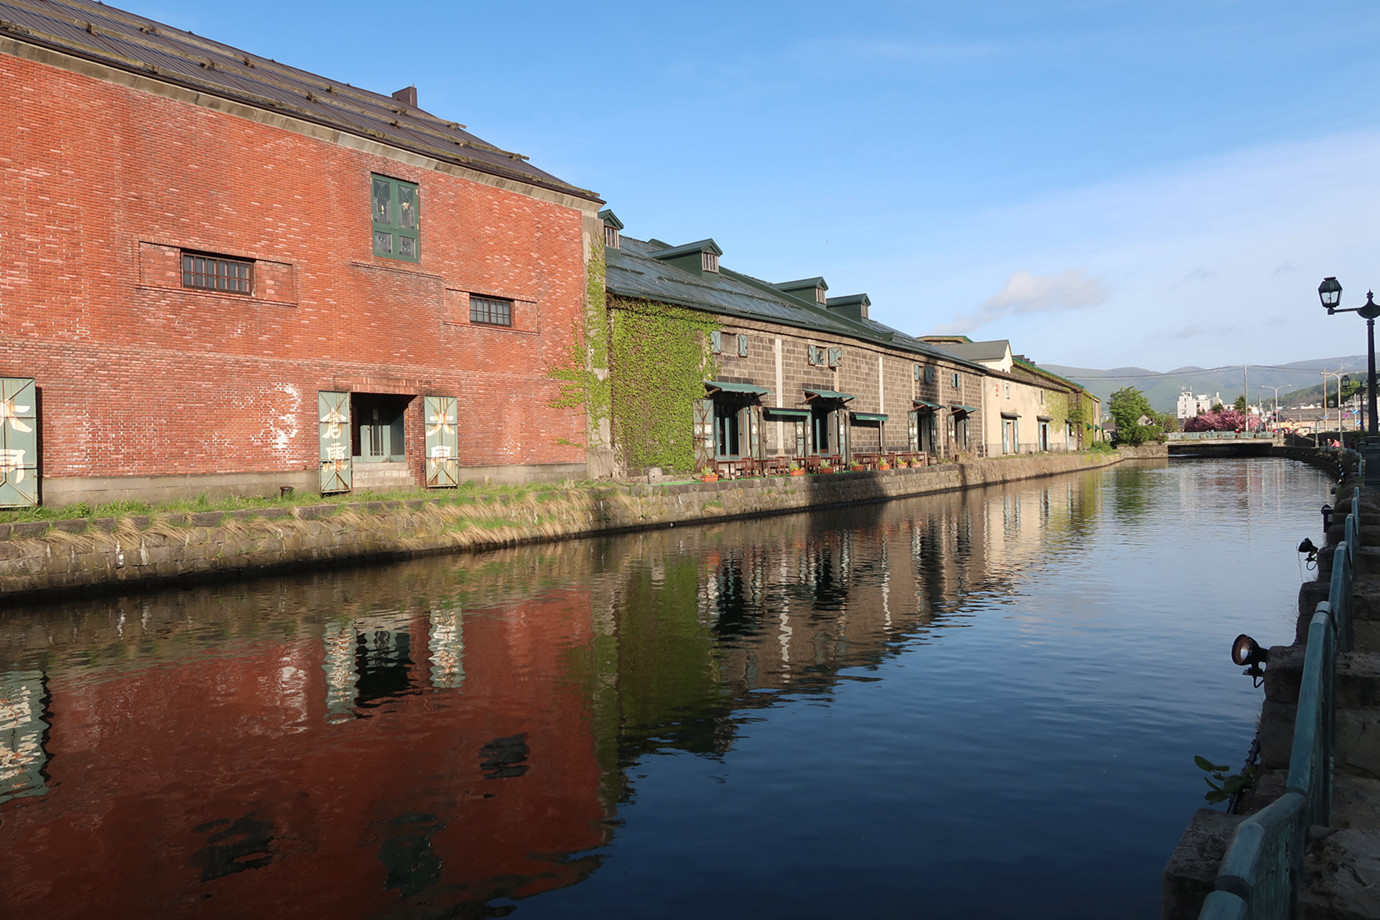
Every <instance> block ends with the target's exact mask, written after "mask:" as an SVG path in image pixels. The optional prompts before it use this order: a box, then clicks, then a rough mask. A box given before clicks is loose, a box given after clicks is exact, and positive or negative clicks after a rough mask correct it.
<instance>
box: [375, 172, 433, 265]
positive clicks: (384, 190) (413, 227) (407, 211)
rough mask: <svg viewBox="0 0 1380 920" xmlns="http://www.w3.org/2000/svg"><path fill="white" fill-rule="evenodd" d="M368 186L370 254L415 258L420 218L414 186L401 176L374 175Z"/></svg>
mask: <svg viewBox="0 0 1380 920" xmlns="http://www.w3.org/2000/svg"><path fill="white" fill-rule="evenodd" d="M371 188H372V192H371V195H370V198H371V202H372V205H373V213H374V255H376V256H385V257H387V258H389V259H404V260H406V261H408V262H416V261H418V260H419V259H420V258H421V255H420V250H419V244H420V240H419V231H420V227H421V219H420V214H419V213H418V212H419V207H420V201H419V198H418V193H417V186H416V185H414V184H413V183H411V182H404V181H402V180H401V179H390V178H389V177H388V176H374V177H373V182H372V185H371Z"/></svg>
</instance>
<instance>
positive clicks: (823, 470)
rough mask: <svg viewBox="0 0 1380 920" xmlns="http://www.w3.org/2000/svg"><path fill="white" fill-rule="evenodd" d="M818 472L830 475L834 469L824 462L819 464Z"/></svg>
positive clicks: (826, 461) (827, 462)
mask: <svg viewBox="0 0 1380 920" xmlns="http://www.w3.org/2000/svg"><path fill="white" fill-rule="evenodd" d="M819 471H820V472H821V473H832V472H833V471H834V467H833V466H832V465H830V463H829V461H828V460H825V461H824V462H822V463H820V465H819Z"/></svg>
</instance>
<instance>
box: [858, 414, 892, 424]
mask: <svg viewBox="0 0 1380 920" xmlns="http://www.w3.org/2000/svg"><path fill="white" fill-rule="evenodd" d="M888 418H890V416H888V415H884V414H882V413H880V412H854V413H853V421H855V422H885V421H886V420H887V419H888Z"/></svg>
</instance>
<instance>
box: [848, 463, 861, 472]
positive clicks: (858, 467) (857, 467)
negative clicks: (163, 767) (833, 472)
mask: <svg viewBox="0 0 1380 920" xmlns="http://www.w3.org/2000/svg"><path fill="white" fill-rule="evenodd" d="M849 469H851V470H852V471H853V472H855V473H861V472H862V471H863V469H865V467H863V465H862V464H861V463H855V464H853V465H852V466H851V467H849Z"/></svg>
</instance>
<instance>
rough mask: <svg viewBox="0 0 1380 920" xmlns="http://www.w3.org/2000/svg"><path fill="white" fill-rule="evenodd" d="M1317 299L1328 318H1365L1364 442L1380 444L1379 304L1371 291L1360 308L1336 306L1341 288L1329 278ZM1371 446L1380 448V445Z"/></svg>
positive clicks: (1335, 280)
mask: <svg viewBox="0 0 1380 920" xmlns="http://www.w3.org/2000/svg"><path fill="white" fill-rule="evenodd" d="M1318 299H1319V300H1321V301H1322V305H1323V306H1324V307H1326V308H1327V315H1328V316H1331V315H1332V314H1333V313H1359V314H1361V315H1362V316H1364V317H1365V318H1366V359H1367V365H1366V441H1367V442H1380V432H1377V430H1376V418H1375V318H1376V317H1377V316H1380V304H1377V303H1376V302H1375V294H1374V292H1373V291H1366V302H1365V304H1363V305H1362V306H1359V307H1339V306H1337V304H1339V303H1341V302H1342V286H1341V284H1340V283H1339V282H1338V281H1337V279H1336V278H1331V277H1328V278H1324V279H1323V283H1322V284H1320V285H1318ZM1371 446H1372V447H1380V444H1374V445H1371ZM1367 459H1369V458H1367ZM1367 478H1369V477H1367Z"/></svg>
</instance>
